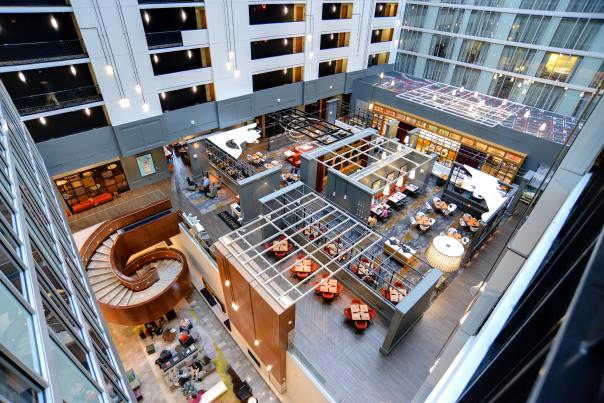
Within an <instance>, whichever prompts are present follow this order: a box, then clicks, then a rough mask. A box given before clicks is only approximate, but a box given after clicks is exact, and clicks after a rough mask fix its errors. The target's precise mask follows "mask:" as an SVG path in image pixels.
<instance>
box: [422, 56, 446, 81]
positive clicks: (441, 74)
mask: <svg viewBox="0 0 604 403" xmlns="http://www.w3.org/2000/svg"><path fill="white" fill-rule="evenodd" d="M448 69H449V63H444V62H438V61H436V60H427V61H426V68H425V69H424V77H425V78H427V79H428V80H434V81H440V82H443V81H445V78H446V77H447V70H448Z"/></svg>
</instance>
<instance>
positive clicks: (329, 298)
mask: <svg viewBox="0 0 604 403" xmlns="http://www.w3.org/2000/svg"><path fill="white" fill-rule="evenodd" d="M335 297H336V296H335V295H334V294H332V293H330V292H324V293H323V300H324V301H325V302H326V303H328V304H331V303H332V302H333V299H334V298H335Z"/></svg>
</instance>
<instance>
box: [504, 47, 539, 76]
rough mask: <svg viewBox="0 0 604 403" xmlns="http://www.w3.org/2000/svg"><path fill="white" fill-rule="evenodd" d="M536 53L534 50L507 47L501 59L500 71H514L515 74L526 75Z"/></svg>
mask: <svg viewBox="0 0 604 403" xmlns="http://www.w3.org/2000/svg"><path fill="white" fill-rule="evenodd" d="M535 53H536V51H535V50H533V49H525V48H518V47H516V46H505V47H504V48H503V52H501V58H500V59H499V65H498V66H497V68H498V69H500V70H505V71H513V72H514V73H526V72H527V71H528V70H529V67H530V64H531V62H532V61H533V57H534V56H535Z"/></svg>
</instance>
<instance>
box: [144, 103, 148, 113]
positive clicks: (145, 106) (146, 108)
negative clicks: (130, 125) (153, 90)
mask: <svg viewBox="0 0 604 403" xmlns="http://www.w3.org/2000/svg"><path fill="white" fill-rule="evenodd" d="M143 112H149V104H148V103H146V102H145V103H144V104H143Z"/></svg>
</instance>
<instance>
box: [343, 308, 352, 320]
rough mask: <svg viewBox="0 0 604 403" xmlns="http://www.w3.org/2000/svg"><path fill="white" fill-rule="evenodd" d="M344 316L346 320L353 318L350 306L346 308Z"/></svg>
mask: <svg viewBox="0 0 604 403" xmlns="http://www.w3.org/2000/svg"><path fill="white" fill-rule="evenodd" d="M344 317H345V318H346V320H352V312H350V308H344Z"/></svg>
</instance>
